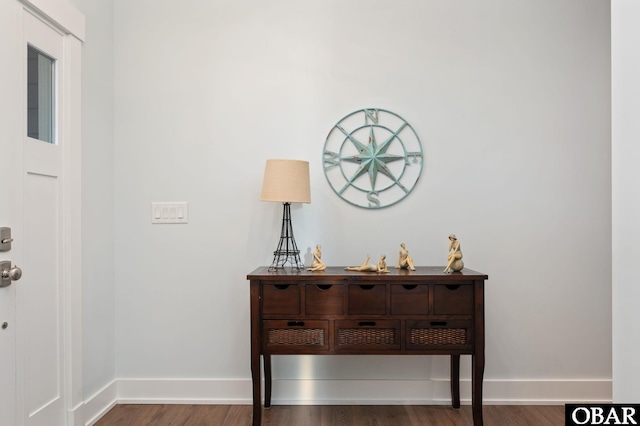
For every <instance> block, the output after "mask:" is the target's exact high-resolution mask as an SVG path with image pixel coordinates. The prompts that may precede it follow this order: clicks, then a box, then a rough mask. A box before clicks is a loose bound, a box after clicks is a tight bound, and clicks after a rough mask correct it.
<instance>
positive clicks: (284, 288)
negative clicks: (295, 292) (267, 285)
mask: <svg viewBox="0 0 640 426" xmlns="http://www.w3.org/2000/svg"><path fill="white" fill-rule="evenodd" d="M275 287H276V288H277V289H278V290H286V289H288V288H289V284H276V285H275Z"/></svg>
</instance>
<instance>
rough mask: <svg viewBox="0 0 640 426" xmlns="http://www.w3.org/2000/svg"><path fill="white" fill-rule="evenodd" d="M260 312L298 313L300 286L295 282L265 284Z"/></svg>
mask: <svg viewBox="0 0 640 426" xmlns="http://www.w3.org/2000/svg"><path fill="white" fill-rule="evenodd" d="M262 313H263V314H267V315H269V314H285V315H297V314H299V313H300V287H299V286H298V285H297V284H265V285H264V286H263V290H262Z"/></svg>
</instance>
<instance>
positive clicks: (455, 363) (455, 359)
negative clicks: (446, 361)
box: [451, 354, 460, 408]
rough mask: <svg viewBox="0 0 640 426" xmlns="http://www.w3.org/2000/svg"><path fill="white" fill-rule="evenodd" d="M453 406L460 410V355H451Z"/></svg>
mask: <svg viewBox="0 0 640 426" xmlns="http://www.w3.org/2000/svg"><path fill="white" fill-rule="evenodd" d="M451 406H452V407H453V408H460V355H459V354H455V355H451Z"/></svg>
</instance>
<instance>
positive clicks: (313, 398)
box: [82, 379, 612, 426]
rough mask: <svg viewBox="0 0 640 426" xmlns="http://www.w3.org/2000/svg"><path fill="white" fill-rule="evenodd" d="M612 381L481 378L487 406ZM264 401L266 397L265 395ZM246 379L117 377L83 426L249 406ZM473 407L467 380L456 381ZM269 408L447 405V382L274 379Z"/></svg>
mask: <svg viewBox="0 0 640 426" xmlns="http://www.w3.org/2000/svg"><path fill="white" fill-rule="evenodd" d="M611 392H612V382H611V380H491V379H489V380H485V381H484V387H483V403H484V404H485V405H511V404H513V405H542V404H546V405H561V404H565V403H587V402H594V403H599V402H611ZM263 397H264V393H263ZM251 398H252V390H251V380H250V379H117V380H114V381H113V382H111V383H110V384H109V385H107V386H105V387H104V388H103V389H102V390H100V391H99V392H97V393H96V394H95V395H93V396H92V397H91V398H89V399H88V400H87V401H85V403H84V406H83V407H82V412H83V417H84V419H87V420H86V421H85V423H84V424H85V425H86V426H91V425H93V424H95V423H96V422H97V421H98V420H99V419H100V418H101V417H102V416H103V415H104V414H106V412H107V411H109V410H110V409H111V408H112V407H113V406H114V405H115V404H219V405H222V404H224V405H250V404H251V403H252V400H251ZM460 400H461V403H462V404H464V405H468V404H471V382H470V380H461V381H460ZM271 402H272V403H273V405H447V404H450V403H451V396H450V390H449V381H448V380H276V379H274V381H273V396H272V401H271Z"/></svg>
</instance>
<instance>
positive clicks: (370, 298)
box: [349, 284, 387, 315]
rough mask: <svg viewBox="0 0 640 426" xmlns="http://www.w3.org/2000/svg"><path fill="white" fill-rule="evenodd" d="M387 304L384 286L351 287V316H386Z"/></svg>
mask: <svg viewBox="0 0 640 426" xmlns="http://www.w3.org/2000/svg"><path fill="white" fill-rule="evenodd" d="M386 302H387V295H386V286H385V285H384V284H356V285H349V315H384V314H385V313H386V308H387V306H386V305H387V303H386Z"/></svg>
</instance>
